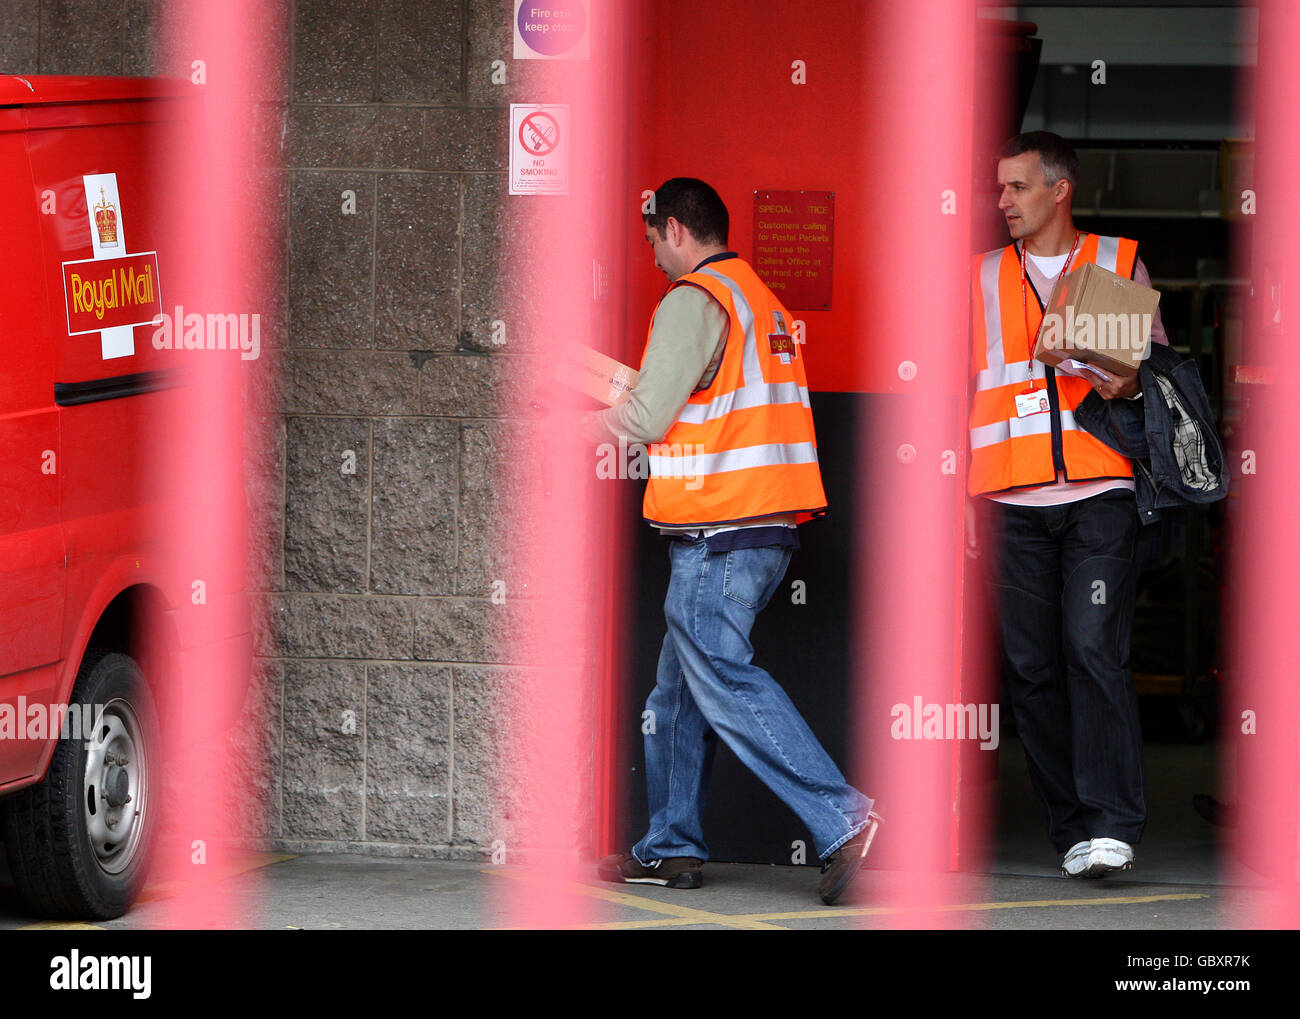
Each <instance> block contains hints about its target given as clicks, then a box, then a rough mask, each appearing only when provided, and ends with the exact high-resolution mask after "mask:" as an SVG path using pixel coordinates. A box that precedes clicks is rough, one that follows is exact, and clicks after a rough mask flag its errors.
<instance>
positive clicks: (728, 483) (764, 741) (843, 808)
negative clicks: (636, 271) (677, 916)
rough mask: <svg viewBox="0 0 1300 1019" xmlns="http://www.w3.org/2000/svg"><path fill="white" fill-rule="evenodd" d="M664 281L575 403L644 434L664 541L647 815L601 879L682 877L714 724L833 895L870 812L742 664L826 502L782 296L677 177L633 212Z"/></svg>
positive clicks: (695, 878) (795, 718)
mask: <svg viewBox="0 0 1300 1019" xmlns="http://www.w3.org/2000/svg"><path fill="white" fill-rule="evenodd" d="M643 219H644V221H645V239H646V242H647V243H648V244H649V245H650V247H651V250H652V251H653V253H654V259H655V265H656V266H657V267H658V268H659V269H660V270H661V271H662V272H663V273H664V274H665V275H666V276H667V277H668V279H669V281H670V283H669V288H668V290H667V292H666V293H665V294H664V296H663V298H662V300H661V301H660V302H659V306H658V307H657V308H656V309H655V313H654V318H653V320H652V323H651V327H650V333H649V337H648V339H647V342H646V347H645V353H644V355H643V357H642V361H641V370H640V376H639V378H638V381H637V385H636V388H635V389H634V390H633V391H632V393H631V395H630V397H629V398H628V399H627V400H626V401H625V402H624V403H622V404H620V405H619V406H616V407H612V408H610V409H609V410H606V411H602V412H600V413H599V414H596V415H592V416H590V418H589V420H588V423H587V431H588V435H589V436H590V437H591V438H592V439H594V440H596V441H601V440H607V439H609V438H610V437H614V438H618V439H623V440H625V441H628V442H639V443H647V444H651V443H653V444H655V445H651V447H650V451H649V452H650V455H649V463H650V479H649V481H648V482H647V485H646V493H645V503H644V515H645V518H646V520H647V521H649V523H651V524H652V525H654V526H656V527H658V528H659V529H660V531H661V532H662V533H663V534H664V536H665V537H667V538H668V539H669V559H670V562H671V565H672V574H671V578H670V580H669V584H668V595H667V598H666V599H665V602H664V615H665V617H666V618H667V622H668V633H667V634H666V636H665V637H664V642H663V647H662V650H661V652H660V656H659V667H658V672H657V674H656V680H655V688H654V691H653V692H652V693H651V694H650V697H649V699H648V700H647V701H646V710H647V714H646V716H645V717H646V719H647V725H646V726H645V727H644V732H645V757H646V788H647V794H648V797H647V798H648V800H649V809H650V826H649V831H648V832H647V833H646V835H645V837H644V838H642V839H641V840H640V841H639V842H638V843H637V844H636V845H635V846H633V847H632V851H631V853H619V854H616V855H614V856H609V857H606V858H605V859H604V860H602V861H601V862H600V866H599V868H598V873H599V875H600V877H601V878H602V879H603V880H606V881H617V882H629V883H635V884H657V885H664V886H667V887H669V888H698V887H700V884H701V883H702V877H701V868H702V866H703V862H704V861H705V860H707V859H708V855H709V852H708V847H707V846H706V844H705V842H704V833H703V830H702V824H701V818H702V814H703V810H704V798H705V793H706V791H707V788H708V780H709V772H710V769H711V766H712V762H713V753H714V749H715V747H716V737H715V733H716V735H717V736H720V737H721V738H722V739H723V741H724V742H725V743H726V744H727V745H728V746H729V747H730V748H731V749H732V750H733V751H734V752H735V754H736V756H737V757H738V758H739V759H740V760H741V761H742V762H743V763H744V764H745V765H746V766H747V767H748V768H749V769H750V770H751V771H753V772H754V774H755V775H757V776H758V778H760V779H761V780H762V781H763V782H764V783H765V784H766V785H767V787H768V788H769V789H771V790H772V791H773V792H774V793H775V794H776V795H777V796H779V797H780V798H781V799H782V800H783V801H784V802H785V803H786V804H787V805H788V806H789V807H790V809H791V810H793V811H794V812H795V813H796V814H798V815H799V817H800V818H801V819H802V820H803V822H804V823H805V824H806V825H807V826H808V829H809V831H810V832H811V833H812V836H813V843H814V846H815V848H816V851H817V854H818V856H819V857H820V858H821V859H822V861H823V868H822V869H823V878H822V882H821V886H820V894H821V898H822V901H823V902H825V903H827V904H830V903H833V902H834V901H835V900H836V899H837V898H838V897H839V896H840V894H841V893H842V892H843V890H844V888H845V887H847V885H848V883H849V881H850V880H852V878H853V877H854V875H855V874H856V873H857V872H858V870H859V869H860V868H861V866H862V862H863V859H864V858H865V857H866V853H867V849H868V848H869V847H870V845H871V840H872V838H873V837H874V835H875V831H876V827H877V822H878V820H879V819H878V818H877V817H876V815H875V814H874V813H872V810H871V807H872V801H871V800H869V799H868V798H867V797H865V796H863V795H862V794H861V793H860V792H858V791H857V790H856V789H854V788H853V787H852V786H850V785H849V784H848V783H847V782H846V781H845V779H844V776H843V775H842V774H841V773H840V770H839V769H838V768H837V767H836V766H835V763H834V762H833V761H832V760H831V759H830V757H829V756H828V755H827V754H826V751H825V750H824V749H822V746H821V744H820V743H819V742H818V741H817V738H816V736H814V735H813V733H812V731H811V730H810V729H809V728H808V725H807V723H806V722H805V721H804V720H803V718H802V717H801V716H800V714H799V712H798V710H797V709H796V708H795V706H794V704H793V703H791V701H790V698H789V697H788V696H787V695H786V693H785V691H784V690H782V689H781V687H780V686H779V685H777V683H776V681H775V680H773V679H772V677H771V676H770V675H768V674H767V672H765V671H764V670H763V669H761V668H759V667H758V666H757V665H754V664H753V662H752V659H753V647H752V646H751V645H750V642H749V635H750V631H751V630H752V628H753V625H754V619H755V617H756V616H757V614H758V613H759V612H760V611H762V609H763V608H764V607H765V606H766V605H767V603H768V601H769V600H770V599H771V598H772V595H773V594H774V593H775V592H776V590H777V588H778V587H779V585H780V583H781V580H782V578H783V577H784V576H785V571H786V567H787V566H788V565H789V562H790V556H791V554H792V552H793V550H794V549H795V548H797V547H798V542H799V539H798V534H797V530H796V528H797V525H798V524H799V523H802V522H803V521H805V520H808V519H811V518H812V517H813V516H816V515H820V514H821V513H822V512H823V511H824V510H825V507H826V496H825V493H824V491H823V490H822V483H821V473H820V469H819V467H818V463H817V441H816V436H815V435H814V433H813V421H812V410H811V408H810V405H809V400H808V383H807V379H806V377H805V374H804V368H803V359H802V358H801V357H800V355H799V350H798V348H797V346H796V345H795V343H794V341H793V338H792V337H791V335H790V332H789V328H788V326H789V323H790V316H789V312H787V311H786V310H785V308H784V307H782V305H781V303H780V301H778V300H777V298H776V296H775V295H774V294H773V293H772V292H771V290H769V289H768V288H767V287H766V286H765V285H764V284H763V282H762V281H761V280H760V279H759V278H758V276H757V274H756V273H755V272H754V270H753V269H752V268H751V267H750V265H749V264H748V263H747V262H745V261H744V260H743V259H741V258H739V257H738V256H737V255H736V254H735V252H732V251H728V250H726V244H727V235H728V226H729V223H728V217H727V209H726V206H725V204H723V201H722V199H721V198H720V197H719V196H718V194H717V192H716V191H714V190H713V188H711V187H709V185H707V184H705V183H704V182H703V181H700V180H696V179H694V178H689V177H676V178H673V179H672V180H669V181H667V182H665V183H664V184H663V186H662V187H660V188H659V189H658V190H657V191H656V192H655V196H654V200H653V205H652V207H651V209H650V211H649V212H648V213H647V214H646V215H645V216H644V217H643Z"/></svg>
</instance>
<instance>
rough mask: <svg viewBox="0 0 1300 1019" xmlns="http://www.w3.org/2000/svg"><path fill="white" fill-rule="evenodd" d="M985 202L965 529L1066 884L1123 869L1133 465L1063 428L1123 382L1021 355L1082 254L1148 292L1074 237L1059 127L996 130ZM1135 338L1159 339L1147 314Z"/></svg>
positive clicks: (1133, 393)
mask: <svg viewBox="0 0 1300 1019" xmlns="http://www.w3.org/2000/svg"><path fill="white" fill-rule="evenodd" d="M1001 157H1002V158H1001V159H1000V160H999V162H998V186H999V188H1000V189H1001V198H1000V200H999V202H998V208H999V209H1001V210H1002V212H1003V214H1004V216H1005V217H1006V222H1007V229H1008V231H1009V232H1010V234H1011V237H1012V243H1011V244H1009V245H1007V246H1006V247H1005V248H1001V249H997V250H994V251H990V252H986V253H985V254H982V255H977V256H976V257H975V259H974V265H973V273H972V281H971V295H972V325H973V332H974V353H973V358H972V365H971V370H972V372H973V381H974V391H973V395H972V399H971V414H970V477H969V483H968V491H969V494H970V495H971V496H972V497H977V496H978V497H979V498H978V499H977V500H975V502H972V503H969V504H968V513H967V537H968V541H969V542H970V547H971V552H972V554H974V553H975V550H976V545H977V542H976V540H975V534H976V523H975V520H974V515H975V505H976V502H977V503H978V504H980V506H979V509H980V516H982V517H983V519H982V521H981V524H982V526H981V527H980V528H979V530H980V531H981V532H982V534H983V535H984V537H983V538H981V539H980V540H979V542H978V545H982V546H985V547H987V548H988V549H989V555H990V556H991V557H992V558H993V560H994V561H993V562H992V563H991V564H990V567H989V570H990V574H991V576H990V580H991V582H992V584H993V587H994V589H995V590H996V592H997V595H998V619H999V624H1000V629H1001V633H1002V644H1003V650H1004V652H1005V655H1006V660H1007V665H1008V670H1007V683H1008V692H1009V694H1010V697H1011V702H1012V708H1013V711H1014V715H1015V720H1016V726H1017V729H1018V731H1019V734H1020V737H1021V740H1022V741H1023V743H1024V746H1025V755H1026V758H1027V760H1028V764H1029V774H1030V778H1031V779H1032V781H1033V784H1034V790H1035V792H1036V793H1037V795H1038V799H1039V801H1040V803H1041V804H1042V807H1043V812H1044V815H1045V818H1046V822H1047V829H1048V835H1049V837H1050V838H1051V840H1052V843H1053V845H1054V846H1055V847H1056V850H1057V852H1059V853H1062V854H1063V858H1062V862H1061V872H1062V873H1063V874H1064V875H1065V876H1067V877H1082V876H1089V877H1100V876H1102V875H1104V874H1107V873H1110V872H1111V871H1116V870H1128V869H1129V868H1130V867H1131V866H1132V864H1133V845H1134V844H1136V843H1137V842H1138V841H1139V840H1140V839H1141V837H1142V829H1143V827H1144V825H1145V823H1146V800H1145V789H1144V778H1143V773H1142V731H1141V727H1140V725H1139V722H1138V706H1137V694H1136V691H1135V690H1134V687H1133V679H1132V676H1131V675H1130V673H1129V669H1128V662H1129V637H1130V633H1131V631H1132V624H1133V601H1134V586H1135V569H1134V561H1133V556H1134V545H1135V541H1136V537H1137V529H1138V516H1137V508H1136V504H1135V501H1134V494H1133V469H1132V465H1131V463H1130V462H1129V461H1128V460H1127V459H1126V458H1124V457H1122V456H1120V455H1119V454H1118V453H1116V452H1115V451H1114V450H1112V449H1110V448H1109V447H1108V446H1106V445H1105V444H1103V443H1102V442H1100V441H1098V440H1097V439H1095V438H1093V436H1092V435H1090V434H1089V433H1088V432H1086V431H1084V430H1083V429H1082V428H1081V427H1079V426H1078V425H1076V423H1075V420H1074V408H1075V407H1077V406H1078V405H1079V403H1080V402H1081V401H1082V400H1083V398H1084V397H1085V396H1087V394H1088V393H1090V392H1092V391H1093V390H1094V389H1095V390H1096V391H1097V392H1098V393H1099V394H1100V395H1101V396H1102V397H1103V398H1105V399H1108V400H1111V399H1138V398H1140V397H1141V391H1140V389H1139V388H1138V383H1137V379H1136V377H1132V378H1128V379H1122V378H1118V377H1116V378H1111V377H1108V376H1104V375H1102V374H1097V373H1094V372H1092V371H1089V370H1087V369H1074V368H1067V367H1065V366H1062V367H1061V368H1060V369H1059V370H1054V369H1053V368H1051V367H1048V366H1046V365H1043V364H1041V363H1040V362H1038V361H1036V360H1034V358H1033V344H1034V338H1035V336H1036V335H1037V332H1038V327H1039V324H1040V323H1041V321H1042V316H1043V307H1044V305H1045V303H1046V301H1047V298H1048V297H1049V296H1050V294H1051V289H1052V286H1053V284H1054V282H1055V281H1056V280H1058V279H1060V278H1061V277H1062V276H1063V275H1064V274H1065V273H1067V272H1070V271H1073V270H1074V269H1075V268H1077V267H1078V266H1080V265H1084V264H1086V263H1088V262H1093V263H1096V264H1098V265H1100V266H1102V267H1103V268H1106V269H1109V270H1111V271H1112V272H1116V273H1118V274H1119V275H1121V276H1126V277H1130V278H1132V279H1134V280H1136V281H1137V282H1138V283H1141V284H1143V285H1145V286H1150V282H1151V281H1150V277H1149V276H1148V274H1147V271H1146V268H1145V267H1144V266H1143V264H1142V261H1141V259H1139V258H1138V256H1137V242H1136V241H1132V240H1128V239H1126V238H1123V237H1101V236H1098V235H1096V234H1088V233H1082V232H1080V231H1079V230H1077V229H1076V228H1075V225H1074V218H1073V215H1072V213H1071V201H1072V199H1073V197H1074V191H1075V188H1076V187H1077V186H1078V178H1079V160H1078V157H1077V156H1076V155H1075V153H1074V149H1073V148H1071V146H1070V144H1069V143H1068V142H1067V141H1066V140H1065V139H1064V138H1061V137H1060V136H1059V135H1055V134H1050V133H1048V132H1045V131H1035V132H1032V133H1029V134H1023V135H1018V136H1017V137H1015V138H1012V139H1011V140H1010V141H1008V142H1007V144H1006V145H1005V146H1004V148H1003V149H1002V153H1001ZM1151 339H1152V340H1153V341H1154V342H1157V343H1167V342H1168V341H1167V340H1166V339H1165V336H1164V330H1163V328H1162V326H1161V324H1160V317H1159V314H1158V313H1157V315H1156V316H1155V320H1154V323H1153V326H1152V331H1151Z"/></svg>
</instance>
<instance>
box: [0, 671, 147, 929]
mask: <svg viewBox="0 0 1300 1019" xmlns="http://www.w3.org/2000/svg"><path fill="white" fill-rule="evenodd" d="M157 753H158V722H157V716H156V714H155V713H154V705H153V697H152V696H151V695H150V693H149V684H148V683H147V682H146V681H145V678H144V673H142V672H141V671H140V667H139V666H138V665H136V663H135V661H134V660H133V659H132V658H130V657H129V656H127V655H124V654H118V653H116V652H110V651H106V650H104V649H92V650H89V651H87V652H86V657H85V659H84V660H83V661H82V664H81V669H80V671H79V672H78V673H77V682H76V684H75V686H74V687H73V691H72V700H71V703H70V704H69V708H68V718H67V722H66V724H65V726H64V734H63V735H62V736H61V738H60V739H59V741H58V743H57V744H56V745H55V750H54V756H53V757H52V758H51V760H50V767H49V770H48V771H47V772H46V774H45V780H44V781H43V782H41V783H40V784H38V785H34V786H29V787H28V788H26V789H24V790H22V791H21V792H19V793H15V794H14V795H13V796H10V797H8V798H6V799H4V800H0V828H2V829H3V832H4V839H5V847H6V849H7V850H8V854H9V866H10V869H11V870H12V872H13V877H14V882H15V883H16V884H17V886H18V891H19V894H20V895H21V896H22V898H23V900H24V901H25V902H26V904H27V905H28V907H30V908H31V909H32V910H33V911H34V912H36V913H38V914H40V915H43V916H59V917H80V918H85V917H91V918H94V919H98V920H111V919H113V918H114V917H119V916H121V915H122V914H123V913H125V912H126V910H127V908H128V907H129V906H130V905H131V903H132V902H133V901H134V900H135V897H136V896H137V895H138V894H139V892H140V888H141V886H142V885H143V884H144V879H145V873H146V870H147V868H148V865H149V858H150V855H151V851H152V848H153V841H154V830H155V828H156V815H157V809H156V804H155V802H154V799H155V796H154V778H155V776H156V775H157V774H158V770H157V768H158V761H157Z"/></svg>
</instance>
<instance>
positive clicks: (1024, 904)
mask: <svg viewBox="0 0 1300 1019" xmlns="http://www.w3.org/2000/svg"><path fill="white" fill-rule="evenodd" d="M483 873H484V874H495V875H497V876H498V877H509V878H514V879H515V880H520V881H540V880H543V879H542V878H540V877H535V876H533V875H532V874H527V873H523V872H520V871H513V870H507V869H505V868H501V867H495V868H493V869H491V870H484V871H483ZM564 884H565V885H566V886H567V887H569V888H570V889H572V890H573V891H576V892H578V893H580V894H582V895H590V896H592V897H594V898H598V899H604V900H605V901H606V902H613V903H616V904H618V905H624V906H632V907H633V908H636V909H644V910H647V911H649V912H652V913H661V914H664V915H665V916H666V917H670V918H671V919H663V920H609V921H605V922H603V923H588V924H580V925H579V927H578V929H580V930H645V929H648V928H654V927H689V926H692V925H695V924H718V925H720V926H724V927H737V928H741V929H743V930H789V929H790V928H788V927H782V926H781V925H780V924H776V923H773V922H772V921H774V920H825V919H828V918H831V917H847V916H888V915H891V914H893V915H896V914H899V913H910V912H915V913H975V912H988V911H992V910H999V909H1051V908H1058V907H1063V906H1064V907H1073V906H1134V905H1142V904H1144V903H1150V902H1186V901H1189V900H1192V899H1208V898H1210V896H1209V895H1207V894H1205V893H1203V892H1174V893H1169V894H1166V895H1111V896H1107V897H1105V898H1098V899H1019V900H1011V901H1006V902H954V903H949V904H947V905H944V906H936V907H934V908H932V909H914V908H910V907H906V906H859V907H848V908H845V907H838V908H836V907H823V908H821V909H809V910H794V911H788V912H780V913H715V912H710V911H708V910H703V909H693V908H690V907H686V906H677V905H674V904H671V903H667V902H660V901H658V900H657V899H647V898H642V897H641V896H639V895H632V894H629V893H627V892H615V891H610V890H609V889H605V888H595V887H593V886H591V885H584V884H579V883H577V882H564Z"/></svg>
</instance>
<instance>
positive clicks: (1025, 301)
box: [1020, 230, 1082, 390]
mask: <svg viewBox="0 0 1300 1019" xmlns="http://www.w3.org/2000/svg"><path fill="white" fill-rule="evenodd" d="M1080 236H1082V235H1081V234H1080V233H1079V231H1078V230H1076V231H1074V243H1073V244H1071V245H1070V253H1069V254H1068V255H1066V256H1065V264H1064V265H1063V266H1061V271H1060V272H1059V273H1058V274H1057V276H1056V280H1055V281H1054V282H1053V284H1052V287H1053V288H1055V286H1056V284H1057V283H1059V282H1061V277H1062V276H1064V275H1065V274H1066V273H1067V272H1068V271H1069V269H1070V262H1071V261H1073V259H1074V251H1075V249H1076V248H1077V247H1078V246H1079V237H1080ZM1020 311H1021V313H1022V314H1023V315H1024V317H1025V336H1026V337H1027V338H1028V341H1029V378H1027V379H1026V380H1025V381H1026V382H1028V383H1029V388H1030V389H1031V390H1032V389H1036V388H1037V386H1036V385H1035V382H1034V340H1035V338H1036V337H1035V336H1034V335H1033V334H1031V333H1030V331H1029V296H1028V291H1027V290H1026V289H1025V244H1024V242H1023V241H1022V242H1021V244H1020ZM1043 388H1044V389H1046V388H1047V375H1046V372H1044V374H1043Z"/></svg>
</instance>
